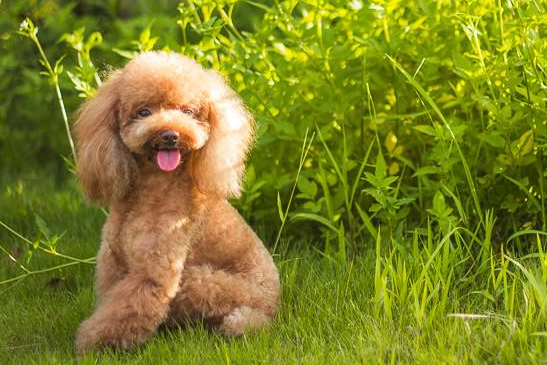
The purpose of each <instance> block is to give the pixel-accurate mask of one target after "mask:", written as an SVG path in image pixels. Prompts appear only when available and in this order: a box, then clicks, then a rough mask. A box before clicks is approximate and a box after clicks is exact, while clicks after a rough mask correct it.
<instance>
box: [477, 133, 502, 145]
mask: <svg viewBox="0 0 547 365" xmlns="http://www.w3.org/2000/svg"><path fill="white" fill-rule="evenodd" d="M477 137H479V139H480V140H481V141H484V142H486V143H488V144H489V145H491V146H494V147H498V148H503V147H505V139H504V138H503V137H502V136H501V135H500V134H499V133H497V132H491V133H479V134H478V135H477Z"/></svg>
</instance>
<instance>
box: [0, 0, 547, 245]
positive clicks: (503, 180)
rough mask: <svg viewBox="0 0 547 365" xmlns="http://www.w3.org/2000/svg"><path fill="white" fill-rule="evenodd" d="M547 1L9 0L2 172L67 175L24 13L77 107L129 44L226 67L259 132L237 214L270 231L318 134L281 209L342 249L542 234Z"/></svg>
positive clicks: (298, 232)
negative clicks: (456, 232)
mask: <svg viewBox="0 0 547 365" xmlns="http://www.w3.org/2000/svg"><path fill="white" fill-rule="evenodd" d="M544 6H545V4H543V3H542V2H529V1H509V2H501V1H494V2H490V3H488V4H483V3H482V2H478V1H475V2H474V1H471V2H459V1H436V2H429V1H404V2H402V1H397V0H386V1H378V2H374V3H371V2H363V1H358V0H355V1H352V2H349V3H348V2H346V1H322V0H307V1H296V0H292V1H283V2H277V1H274V2H266V3H255V2H252V1H240V2H234V1H224V2H212V1H207V0H199V1H189V2H186V3H182V4H180V5H177V4H176V2H173V1H167V0H165V1H157V2H147V1H136V2H128V1H113V0H110V1H106V2H101V1H82V2H70V1H51V0H44V1H29V2H22V1H13V0H11V1H4V2H3V3H1V4H0V7H1V9H2V12H1V14H0V39H1V42H0V52H1V53H2V55H3V56H2V57H1V58H0V70H1V73H2V75H3V77H2V80H1V82H0V93H1V94H2V96H3V97H2V101H1V104H0V162H1V164H2V172H3V173H4V174H12V175H17V174H20V173H29V172H31V171H35V170H44V169H45V170H46V171H48V172H50V173H51V175H52V176H54V177H55V178H56V179H57V181H59V182H63V181H66V180H67V179H69V180H70V179H71V176H70V175H69V173H67V169H66V165H65V163H64V162H63V160H62V159H61V158H60V156H61V155H62V156H67V157H68V156H69V152H68V151H69V150H68V145H67V141H66V137H65V134H64V131H63V125H62V123H61V119H60V117H59V111H58V108H57V105H56V102H55V93H54V92H53V90H52V88H51V86H50V85H48V80H47V78H46V77H43V76H41V75H39V73H38V72H37V71H39V70H40V69H41V65H40V64H39V62H38V56H37V52H36V50H35V47H34V45H33V44H32V43H31V42H29V41H28V40H25V39H24V38H23V37H22V36H21V35H19V34H17V30H18V28H19V24H20V23H21V21H22V20H23V19H24V18H25V17H26V16H29V17H30V18H31V19H33V20H34V22H35V23H36V25H37V26H38V27H39V28H40V31H39V33H38V37H39V38H40V40H41V42H42V44H43V46H44V49H45V50H46V53H47V56H48V57H49V58H50V60H51V61H52V63H53V60H57V59H59V58H61V57H63V56H65V57H66V58H64V59H63V60H62V65H63V67H64V69H63V72H62V74H61V75H60V79H59V80H60V81H59V82H60V85H61V89H62V90H63V92H64V96H65V103H66V106H67V109H68V110H69V112H70V113H73V112H74V111H75V110H76V109H77V106H78V105H79V104H80V103H81V102H82V99H81V97H82V96H83V97H88V96H90V95H92V94H93V92H94V88H96V86H97V79H98V78H101V77H104V76H105V75H106V73H107V72H108V71H109V70H111V69H112V68H116V67H120V66H122V65H123V64H124V62H126V59H127V58H130V57H132V55H134V54H135V52H139V51H144V50H149V49H170V50H173V51H177V52H181V53H183V54H186V55H188V56H189V57H192V58H195V59H197V60H198V61H199V62H200V63H202V64H203V65H204V66H206V67H213V68H215V69H218V70H220V71H221V72H222V73H223V74H225V75H226V76H227V77H228V78H229V80H230V82H231V84H232V86H233V87H234V88H235V89H236V90H237V91H238V92H239V93H240V94H241V95H242V97H243V98H244V100H245V101H246V103H247V105H248V106H249V108H250V109H251V110H252V111H253V113H254V114H255V116H256V119H257V122H258V126H259V139H258V143H257V145H256V147H255V149H254V151H253V153H252V156H251V159H250V162H249V169H248V170H249V173H248V176H247V181H246V187H247V189H246V194H245V196H244V197H243V198H242V199H241V200H239V201H236V202H234V204H236V205H237V206H238V208H239V209H240V211H242V213H243V214H244V215H245V216H246V218H247V219H250V220H251V221H252V222H253V223H254V224H255V225H259V226H262V227H263V228H264V231H265V235H266V236H268V235H272V234H271V233H268V232H272V231H275V229H276V228H277V227H278V225H279V217H280V216H281V218H282V219H283V212H286V211H287V210H286V205H285V204H286V202H287V201H288V200H289V196H290V193H291V188H292V186H293V184H294V182H295V176H296V174H297V170H298V167H299V158H300V156H301V153H300V152H301V150H302V143H303V140H304V138H305V136H307V141H309V137H310V136H311V135H312V134H313V135H314V139H313V141H312V143H311V144H310V145H309V153H308V154H307V156H306V159H305V160H304V161H302V171H301V174H300V175H299V179H298V182H297V185H296V190H295V196H294V199H292V201H291V202H292V207H291V209H290V214H289V215H288V218H290V219H291V224H287V228H288V229H289V232H290V233H291V235H293V236H303V237H310V236H311V237H318V236H322V237H323V238H324V239H325V240H324V241H325V242H326V246H327V248H328V247H330V246H331V245H333V247H335V248H334V250H336V251H337V252H341V251H343V250H345V246H346V245H347V244H348V242H349V245H351V246H353V245H355V243H356V242H362V241H363V240H367V239H368V238H370V237H371V236H372V237H373V238H376V235H377V233H378V232H377V229H376V227H378V226H379V225H382V224H384V225H387V226H388V231H389V232H390V234H391V235H392V236H393V235H395V236H396V237H399V238H402V237H403V236H404V235H405V234H406V232H409V231H412V230H415V229H419V230H420V229H426V227H427V225H428V222H433V229H434V230H436V231H439V232H443V231H444V232H447V231H448V230H449V229H450V228H452V227H455V226H457V225H463V226H465V227H469V228H473V229H475V228H477V227H479V228H480V227H481V225H483V224H484V216H485V213H486V212H487V211H489V210H492V211H493V212H494V216H495V217H496V221H497V223H496V227H495V230H494V234H495V236H496V237H498V238H499V240H501V239H503V238H507V237H508V236H509V235H510V234H511V233H514V232H516V231H519V230H522V229H545V228H546V223H547V222H546V214H545V201H544V179H545V176H546V175H545V174H546V172H545V171H546V170H545V167H544V158H545V146H546V135H547V129H546V120H547V119H546V112H545V88H546V86H545V85H546V83H545V77H546V73H545V68H544V64H545V53H546V52H545V51H546V42H545V38H544V33H545V27H546V26H545V24H546V21H545V20H546V16H545V13H544V11H543V10H544V9H543V8H544ZM405 73H406V74H405ZM420 90H421V91H420ZM437 108H438V109H437ZM267 238H270V239H271V238H273V237H267ZM356 246H358V245H356Z"/></svg>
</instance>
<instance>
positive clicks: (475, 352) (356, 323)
mask: <svg viewBox="0 0 547 365" xmlns="http://www.w3.org/2000/svg"><path fill="white" fill-rule="evenodd" d="M24 181H25V182H24V183H23V184H22V188H21V187H17V185H18V184H17V183H11V184H3V185H2V198H1V200H0V204H1V207H2V210H1V212H2V216H1V219H2V220H4V221H5V222H6V223H8V224H9V225H10V226H12V227H13V228H15V229H17V230H18V231H19V232H21V233H23V234H24V235H25V236H26V237H28V238H30V239H31V240H33V239H36V238H39V237H40V233H39V231H38V228H37V227H36V224H35V218H34V214H38V215H39V216H40V217H42V219H43V220H44V221H45V222H46V223H47V228H48V229H49V230H50V231H51V232H55V233H61V232H63V231H66V234H65V235H64V236H63V237H62V239H61V243H60V244H59V246H58V250H59V251H60V252H63V253H65V254H69V255H72V256H76V257H80V258H85V257H90V256H93V255H94V254H95V252H96V250H97V246H98V242H99V236H100V227H101V225H102V222H103V221H104V218H105V216H104V214H103V213H102V212H101V211H100V210H98V209H96V208H93V207H89V206H87V205H86V204H85V203H83V201H82V200H81V198H80V194H79V193H78V192H77V190H76V189H75V187H74V185H73V184H72V183H66V184H62V185H60V186H55V185H54V184H53V183H52V182H51V181H48V180H47V179H46V180H44V179H40V177H39V176H38V177H27V178H25V180H24ZM38 182H40V184H38ZM8 191H11V192H10V193H7V192H8ZM17 191H18V192H17ZM445 238H446V236H445ZM378 242H380V241H378ZM439 242H440V241H428V240H425V242H421V241H420V240H416V242H408V243H405V244H404V247H407V248H408V250H413V249H414V247H413V244H415V245H416V249H417V255H415V256H412V255H410V254H408V255H407V254H404V253H403V251H404V250H403V249H401V248H399V249H397V248H390V247H387V246H386V247H380V245H379V246H377V247H374V243H373V242H370V243H364V242H363V243H361V244H358V245H356V246H358V247H362V249H361V250H360V251H359V252H352V253H351V254H350V255H349V257H350V258H349V259H348V261H347V262H345V263H336V262H334V261H333V260H331V259H329V258H326V257H325V256H324V255H322V254H320V253H318V252H317V251H316V250H315V249H313V248H314V247H319V243H318V242H296V243H295V242H287V241H285V242H283V241H282V242H281V244H280V246H279V250H278V252H280V253H279V255H277V256H276V257H275V259H276V262H277V264H278V267H279V268H280V271H281V278H282V282H283V300H282V307H281V310H280V313H279V316H278V317H277V319H276V321H275V323H274V324H273V325H272V327H271V328H270V329H269V330H267V331H264V332H261V333H257V334H255V335H252V336H251V335H249V336H245V337H243V338H239V339H226V338H223V337H221V336H219V335H217V334H214V333H209V332H207V331H205V330H204V329H203V328H202V327H201V326H196V327H190V328H185V329H182V328H172V329H167V328H164V329H162V330H161V331H160V332H159V333H158V334H157V335H156V336H155V337H154V338H153V339H152V340H151V341H150V342H149V343H147V344H146V345H145V346H143V347H142V348H140V349H137V350H135V351H133V352H118V351H107V352H104V353H102V354H90V355H88V356H87V357H85V358H84V359H82V360H81V363H82V364H93V363H104V364H125V363H131V364H133V363H134V364H158V363H185V364H186V363H188V364H194V363H196V364H219V363H226V364H248V363H306V364H325V363H329V364H330V363H334V364H336V363H422V364H431V363H454V364H460V363H495V364H499V363H508V364H510V363H546V362H547V355H546V350H547V344H546V338H545V336H543V335H542V334H543V333H545V332H544V319H541V316H540V315H539V314H538V313H541V311H533V309H534V308H535V307H534V299H533V298H532V297H528V298H524V297H525V296H526V295H524V296H523V294H522V293H526V290H530V289H526V286H527V285H529V283H528V282H527V281H526V277H525V276H523V275H521V274H519V270H518V269H515V267H513V266H512V267H511V268H510V269H507V272H509V273H510V275H507V276H506V277H505V280H506V281H507V282H508V284H507V288H509V289H510V288H511V285H515V288H516V289H515V290H516V294H514V301H515V305H514V308H515V312H516V313H515V315H514V316H513V317H510V316H509V315H508V311H507V310H505V309H504V308H505V307H504V305H505V304H504V303H505V302H506V301H507V299H508V298H509V297H510V294H507V295H505V294H500V295H499V296H497V297H495V298H494V299H495V300H491V299H489V298H488V296H487V295H485V294H484V292H488V293H493V294H490V295H491V296H492V297H494V296H496V295H497V294H496V292H495V291H493V290H492V289H491V284H490V283H489V280H490V279H491V278H492V276H491V274H488V272H490V268H489V267H487V266H485V267H487V269H488V270H487V269H483V268H481V267H482V266H481V265H480V264H481V263H482V264H487V263H489V262H490V261H489V260H491V262H492V264H493V265H494V267H495V268H494V269H493V272H494V274H495V275H499V274H500V272H501V270H500V269H499V268H498V266H499V265H501V261H500V259H499V258H496V257H494V258H490V259H484V260H483V261H480V262H477V263H475V264H474V265H464V264H462V263H461V258H459V255H462V254H463V251H464V250H463V249H461V250H459V251H458V246H457V242H456V241H454V242H452V241H450V242H451V243H448V241H445V244H443V246H441V245H440V243H439ZM0 244H1V245H2V246H3V247H5V248H7V249H9V250H12V252H13V251H14V250H15V249H14V248H15V247H20V248H23V247H24V246H23V245H24V243H23V242H21V240H19V239H17V238H16V237H14V236H13V235H11V234H9V233H8V232H7V231H5V230H1V231H0ZM418 244H419V245H418ZM445 247H448V248H449V249H446V250H445ZM376 249H378V253H377V252H376ZM15 251H17V250H15ZM20 251H24V250H20ZM434 252H437V253H438V254H435V255H433V254H432V253H434ZM417 258H423V260H422V261H423V262H422V263H420V260H418V259H417ZM0 260H2V261H1V265H0V280H4V279H6V278H10V277H13V276H15V275H17V274H18V273H19V271H18V269H17V267H16V266H15V265H14V264H13V263H12V262H10V261H9V260H8V259H7V258H6V257H4V256H2V257H0ZM19 261H20V262H24V252H22V253H21V255H20V256H19ZM535 261H537V260H535V259H534V258H530V259H527V260H520V261H519V263H520V264H522V265H525V266H526V268H527V270H530V273H537V272H538V270H537V269H538V267H539V266H538V265H536V264H535ZM61 262H64V261H63V260H62V259H60V258H59V257H53V256H52V255H47V254H44V253H40V252H36V253H35V255H34V257H33V258H32V260H31V261H30V264H29V267H33V268H40V267H41V268H43V267H48V266H52V265H56V264H59V263H61ZM397 262H400V263H397ZM401 263H403V264H401ZM426 264H427V266H424V265H426ZM424 267H426V269H425V270H420V268H422V269H423V268H424ZM499 267H501V266H499ZM470 268H471V269H470ZM93 271H94V266H93V265H89V264H80V265H76V266H74V267H71V268H68V269H63V270H60V271H54V272H50V273H46V274H43V275H33V276H30V277H28V278H26V279H25V280H24V281H21V282H18V283H17V284H15V285H11V286H0V303H1V305H2V306H1V308H2V309H1V310H0V329H1V330H0V363H1V364H20V363H28V364H34V363H36V364H54V363H71V362H73V361H74V357H73V339H74V333H75V331H76V328H77V326H78V325H79V323H80V322H81V321H82V320H83V319H84V318H86V316H88V315H89V314H90V313H91V311H92V308H93V300H94V294H93V290H92V285H93ZM403 272H406V273H407V274H406V276H405V275H403ZM538 275H539V274H538ZM404 277H407V278H408V279H407V281H406V284H405V281H404V280H402V279H401V278H404ZM538 277H541V276H538ZM420 280H421V281H420ZM428 281H430V282H431V283H430V284H431V285H429V284H427V282H428ZM438 281H440V282H443V281H444V283H443V284H442V285H440V286H439V285H438V283H437V282H438ZM422 282H423V283H422ZM512 283H514V284H512ZM421 284H423V287H424V288H431V289H420V290H425V293H426V295H425V298H426V299H423V298H422V297H418V298H417V299H418V304H417V303H416V298H414V297H413V296H412V295H413V291H412V288H414V287H418V288H421V286H419V285H421ZM444 284H447V285H448V287H446V288H445V287H444ZM536 284H537V285H541V283H539V284H538V283H536ZM437 286H438V288H437ZM405 288H406V290H407V294H404V295H403V292H404V289H405ZM435 288H437V289H435ZM436 293H437V294H436ZM530 293H532V292H530ZM401 298H402V299H401ZM442 298H446V302H445V303H444V304H443V303H442ZM422 300H425V305H421V304H420V303H421V301H422ZM387 302H389V303H390V305H389V306H386V303H387ZM417 309H423V315H424V316H425V319H422V320H418V318H420V317H419V316H418V315H417V314H416V311H417ZM452 313H465V315H464V316H463V317H457V316H456V317H455V316H451V315H450V314H452ZM527 313H528V314H527ZM469 314H480V315H482V317H479V318H472V317H471V316H470V315H469ZM527 316H537V320H534V319H533V318H532V320H529V319H527Z"/></svg>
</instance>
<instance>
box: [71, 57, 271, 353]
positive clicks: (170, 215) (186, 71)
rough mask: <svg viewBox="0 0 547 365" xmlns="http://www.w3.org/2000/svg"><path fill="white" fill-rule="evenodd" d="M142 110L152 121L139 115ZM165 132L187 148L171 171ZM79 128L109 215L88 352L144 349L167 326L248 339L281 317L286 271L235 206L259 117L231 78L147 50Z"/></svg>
mask: <svg viewBox="0 0 547 365" xmlns="http://www.w3.org/2000/svg"><path fill="white" fill-rule="evenodd" d="M142 107H146V108H148V109H149V110H150V111H151V115H150V116H147V117H144V118H141V117H139V116H138V115H137V114H136V113H137V110H139V108H142ZM185 108H190V109H191V110H192V111H193V114H192V115H187V114H184V113H183V112H182V110H184V109H185ZM165 130H173V131H176V132H178V133H179V135H180V140H181V141H180V144H179V146H178V147H177V148H180V151H181V154H182V162H181V164H180V165H179V166H178V167H177V168H176V169H175V170H174V171H171V172H166V171H162V170H161V169H160V168H159V167H158V165H157V164H156V163H155V162H154V159H153V156H154V153H156V152H155V151H154V149H152V148H151V146H153V145H154V143H156V142H157V141H158V138H159V137H158V136H159V135H160V134H161V132H162V131H165ZM74 132H75V137H76V141H77V158H78V164H77V167H78V173H79V178H80V181H81V185H82V187H83V190H84V192H85V194H86V196H87V197H88V198H89V199H90V200H91V201H92V202H95V203H98V204H101V205H108V206H109V208H110V213H109V216H108V219H107V221H106V223H105V225H104V227H103V238H102V244H101V248H100V250H99V254H98V259H97V273H96V276H97V278H96V279H97V280H96V292H97V297H98V300H97V307H96V309H95V312H94V313H93V315H92V316H91V317H89V318H88V319H87V320H85V321H84V322H83V323H82V324H81V326H80V328H79V329H78V333H77V338H76V350H77V352H78V353H80V354H81V353H83V352H85V351H87V350H90V349H96V348H100V347H103V346H117V347H121V348H131V347H134V346H136V345H139V344H141V343H143V342H144V341H145V340H146V339H147V338H149V337H150V336H151V335H152V334H153V333H154V332H155V330H156V329H157V328H158V326H159V325H160V324H162V323H173V322H179V323H180V322H184V321H187V320H193V319H201V320H204V321H205V323H207V324H210V325H211V326H213V327H216V328H218V329H219V330H220V331H221V332H222V333H224V334H227V335H240V334H241V333H243V332H244V331H246V330H251V329H253V328H258V327H262V326H264V325H266V324H267V323H268V322H269V321H270V320H271V318H272V317H273V316H274V314H275V312H276V310H277V307H278V304H279V289H280V288H279V275H278V272H277V269H276V267H275V265H274V263H273V260H272V257H271V256H270V254H269V253H268V251H267V250H266V248H265V247H264V246H263V244H262V242H261V241H260V239H259V238H258V237H257V236H256V234H255V233H254V232H253V231H252V229H251V228H250V227H249V226H248V225H247V224H246V223H245V221H244V220H243V219H242V218H241V216H240V215H239V214H238V212H237V211H236V210H235V209H234V208H233V207H232V206H231V205H230V204H229V203H228V201H227V198H230V197H234V196H238V195H239V194H240V189H241V178H242V174H243V172H244V160H245V157H246V154H247V151H248V148H249V146H250V144H251V142H252V139H253V121H252V118H251V116H250V115H249V113H248V112H247V110H246V109H245V107H244V105H243V103H242V102H241V100H240V99H239V97H238V96H237V95H236V94H235V92H234V91H233V90H232V89H230V87H228V86H227V85H226V83H225V81H224V80H223V78H222V77H221V76H219V75H218V74H217V73H216V72H214V71H210V70H205V69H203V68H202V67H201V66H200V65H198V64H197V63H196V62H194V61H191V60H189V59H187V58H185V57H183V56H181V55H178V54H174V53H165V52H147V53H143V54H141V55H139V56H137V57H136V58H135V59H133V60H132V61H131V62H129V63H128V65H127V66H126V67H125V68H123V69H122V70H120V71H116V72H114V73H112V74H111V75H110V77H109V78H108V80H107V81H106V82H105V83H104V84H103V85H102V86H101V87H100V88H99V90H98V92H97V95H96V96H95V97H94V98H93V99H91V100H90V101H88V102H86V103H85V104H84V105H83V106H82V108H81V109H80V111H79V113H78V116H77V121H76V124H75V130H74Z"/></svg>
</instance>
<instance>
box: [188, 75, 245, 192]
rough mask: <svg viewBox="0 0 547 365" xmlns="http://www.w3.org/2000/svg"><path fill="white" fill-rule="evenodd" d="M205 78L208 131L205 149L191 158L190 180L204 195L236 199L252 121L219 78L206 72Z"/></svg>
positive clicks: (235, 96) (237, 97) (241, 103)
mask: <svg viewBox="0 0 547 365" xmlns="http://www.w3.org/2000/svg"><path fill="white" fill-rule="evenodd" d="M207 76H208V77H209V78H210V80H207V81H208V83H209V84H210V85H211V86H212V87H211V88H210V90H209V101H208V102H209V105H208V106H209V123H210V126H211V130H210V134H209V140H208V141H207V143H206V144H205V146H204V147H203V148H201V149H200V150H199V151H197V152H195V153H194V155H193V156H192V161H191V173H192V177H193V179H194V182H195V183H196V185H197V187H198V189H199V190H200V191H201V192H203V193H204V194H209V195H216V196H219V197H224V198H231V197H239V196H240V194H241V179H242V177H243V173H244V170H245V159H246V157H247V152H248V150H249V146H250V144H251V142H252V141H253V137H254V120H253V118H252V116H251V114H250V113H249V111H248V110H247V109H246V108H245V106H244V105H243V102H242V100H241V99H240V98H239V96H238V95H237V94H236V93H235V92H234V91H233V90H232V89H231V88H230V87H229V86H228V85H227V84H226V82H225V81H224V79H223V78H222V77H221V76H220V75H219V74H217V73H216V72H214V71H208V75H207Z"/></svg>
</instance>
